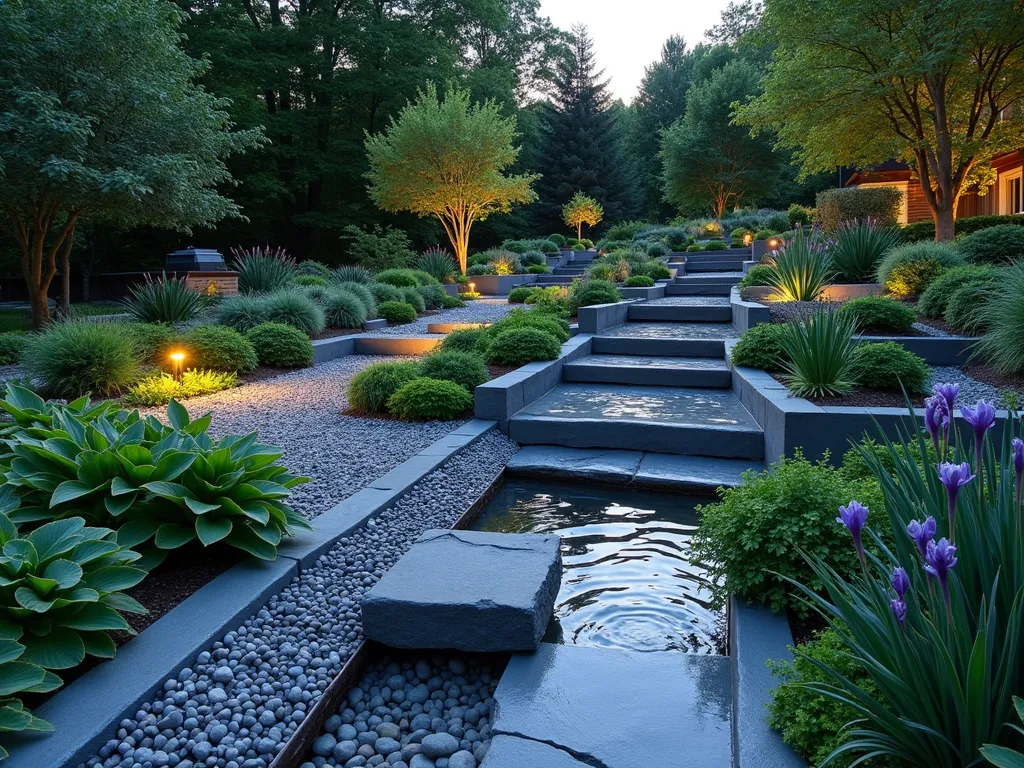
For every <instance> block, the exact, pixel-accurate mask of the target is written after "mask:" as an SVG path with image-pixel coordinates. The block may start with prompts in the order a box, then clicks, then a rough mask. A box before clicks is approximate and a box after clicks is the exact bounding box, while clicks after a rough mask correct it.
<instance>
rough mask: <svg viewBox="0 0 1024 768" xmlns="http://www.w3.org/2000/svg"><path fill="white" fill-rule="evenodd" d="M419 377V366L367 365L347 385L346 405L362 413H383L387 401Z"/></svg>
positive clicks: (387, 363)
mask: <svg viewBox="0 0 1024 768" xmlns="http://www.w3.org/2000/svg"><path fill="white" fill-rule="evenodd" d="M419 375H420V371H419V366H418V365H416V364H415V363H409V362H384V363H374V364H373V365H368V366H367V367H366V368H364V369H363V370H361V371H360V372H359V373H357V374H356V375H355V376H353V377H352V381H350V382H349V385H348V393H347V394H348V404H349V405H350V406H351V407H352V408H353V409H355V410H357V411H361V412H362V413H384V412H385V411H386V410H387V405H388V399H389V398H390V397H391V396H392V395H393V394H395V392H397V391H398V390H399V389H401V388H402V387H403V386H405V385H406V384H408V383H409V382H410V381H412V380H413V379H415V378H416V377H417V376H419Z"/></svg>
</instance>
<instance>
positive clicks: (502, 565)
mask: <svg viewBox="0 0 1024 768" xmlns="http://www.w3.org/2000/svg"><path fill="white" fill-rule="evenodd" d="M559 544H560V539H559V537H558V536H554V535H541V534H513V533H487V532H483V531H451V530H429V531H426V532H424V533H423V534H422V535H421V536H420V537H419V538H418V539H417V540H416V542H415V543H414V544H413V545H412V547H411V548H410V549H409V551H408V552H407V553H406V554H405V555H404V556H403V557H402V558H401V559H400V560H399V561H398V562H397V563H395V565H394V566H393V567H392V568H391V570H389V571H388V572H387V573H386V574H384V577H383V578H382V579H381V580H380V581H378V582H377V584H376V585H375V586H374V587H373V588H372V589H371V590H370V591H369V593H367V595H366V597H365V598H363V602H362V613H363V632H364V633H365V635H366V636H367V637H368V638H370V639H372V640H377V641H378V642H381V643H384V644H385V645H389V646H392V647H394V648H454V649H457V650H460V651H481V652H487V651H517V650H518V651H521V650H533V649H534V648H536V647H537V646H538V644H539V643H540V638H541V636H542V635H543V634H544V630H545V628H546V627H547V624H548V620H549V619H550V618H551V612H552V610H553V608H554V605H555V598H556V597H557V596H558V588H559V587H560V586H561V579H562V556H561V552H560V551H559Z"/></svg>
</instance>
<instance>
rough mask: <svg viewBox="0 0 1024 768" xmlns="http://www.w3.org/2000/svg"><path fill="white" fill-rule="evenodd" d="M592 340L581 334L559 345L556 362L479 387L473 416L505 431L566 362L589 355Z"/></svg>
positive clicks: (549, 386)
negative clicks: (560, 349)
mask: <svg viewBox="0 0 1024 768" xmlns="http://www.w3.org/2000/svg"><path fill="white" fill-rule="evenodd" d="M608 306H614V305H608ZM592 339H593V336H592V335H591V334H589V333H581V334H579V335H577V336H574V337H572V338H571V339H569V341H567V342H565V344H563V345H562V354H561V355H560V356H559V357H558V359H557V360H551V361H549V362H540V363H529V364H527V365H524V366H523V367H522V368H519V369H517V370H515V371H512V372H511V373H506V374H505V375H504V376H499V377H498V378H496V379H491V380H490V381H488V382H485V383H483V384H481V385H480V386H478V387H477V388H476V392H475V395H474V399H475V402H476V409H475V411H476V417H477V418H478V419H487V420H491V421H496V422H498V427H499V429H501V430H502V431H503V432H507V431H508V420H509V419H511V418H512V417H513V416H514V415H515V414H516V413H518V412H519V411H521V410H522V409H523V408H525V407H526V406H527V405H529V404H530V403H532V402H533V401H534V400H537V399H538V398H540V397H543V396H544V395H545V394H547V392H548V391H550V390H551V389H553V388H554V387H556V386H557V385H558V384H559V382H561V381H562V366H563V365H564V364H565V363H566V362H569V361H571V360H575V359H577V358H580V357H584V356H585V355H589V354H590V346H591V340H592Z"/></svg>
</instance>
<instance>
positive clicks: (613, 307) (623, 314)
mask: <svg viewBox="0 0 1024 768" xmlns="http://www.w3.org/2000/svg"><path fill="white" fill-rule="evenodd" d="M632 304H633V300H627V301H619V302H616V303H614V304H594V305H593V306H590V307H580V309H579V312H577V313H576V317H577V318H578V319H579V326H580V333H600V332H601V331H603V330H605V329H606V328H611V327H613V326H616V325H622V324H623V323H625V322H626V321H627V320H628V319H629V307H630V306H631V305H632Z"/></svg>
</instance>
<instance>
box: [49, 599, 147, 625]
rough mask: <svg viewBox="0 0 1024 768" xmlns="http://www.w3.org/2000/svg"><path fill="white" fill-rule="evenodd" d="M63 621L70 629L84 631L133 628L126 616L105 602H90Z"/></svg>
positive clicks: (65, 617)
mask: <svg viewBox="0 0 1024 768" xmlns="http://www.w3.org/2000/svg"><path fill="white" fill-rule="evenodd" d="M61 623H62V624H63V625H64V626H65V627H68V628H69V629H79V630H82V631H83V632H97V631H99V630H112V629H127V630H130V629H131V627H129V626H128V622H127V621H125V620H124V616H122V615H121V614H120V613H118V612H117V611H115V610H114V609H113V608H110V607H109V606H106V605H104V604H103V603H89V604H87V605H85V606H83V607H82V609H81V610H80V611H78V612H77V613H74V614H72V615H71V616H64V617H63V619H62V620H61Z"/></svg>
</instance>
